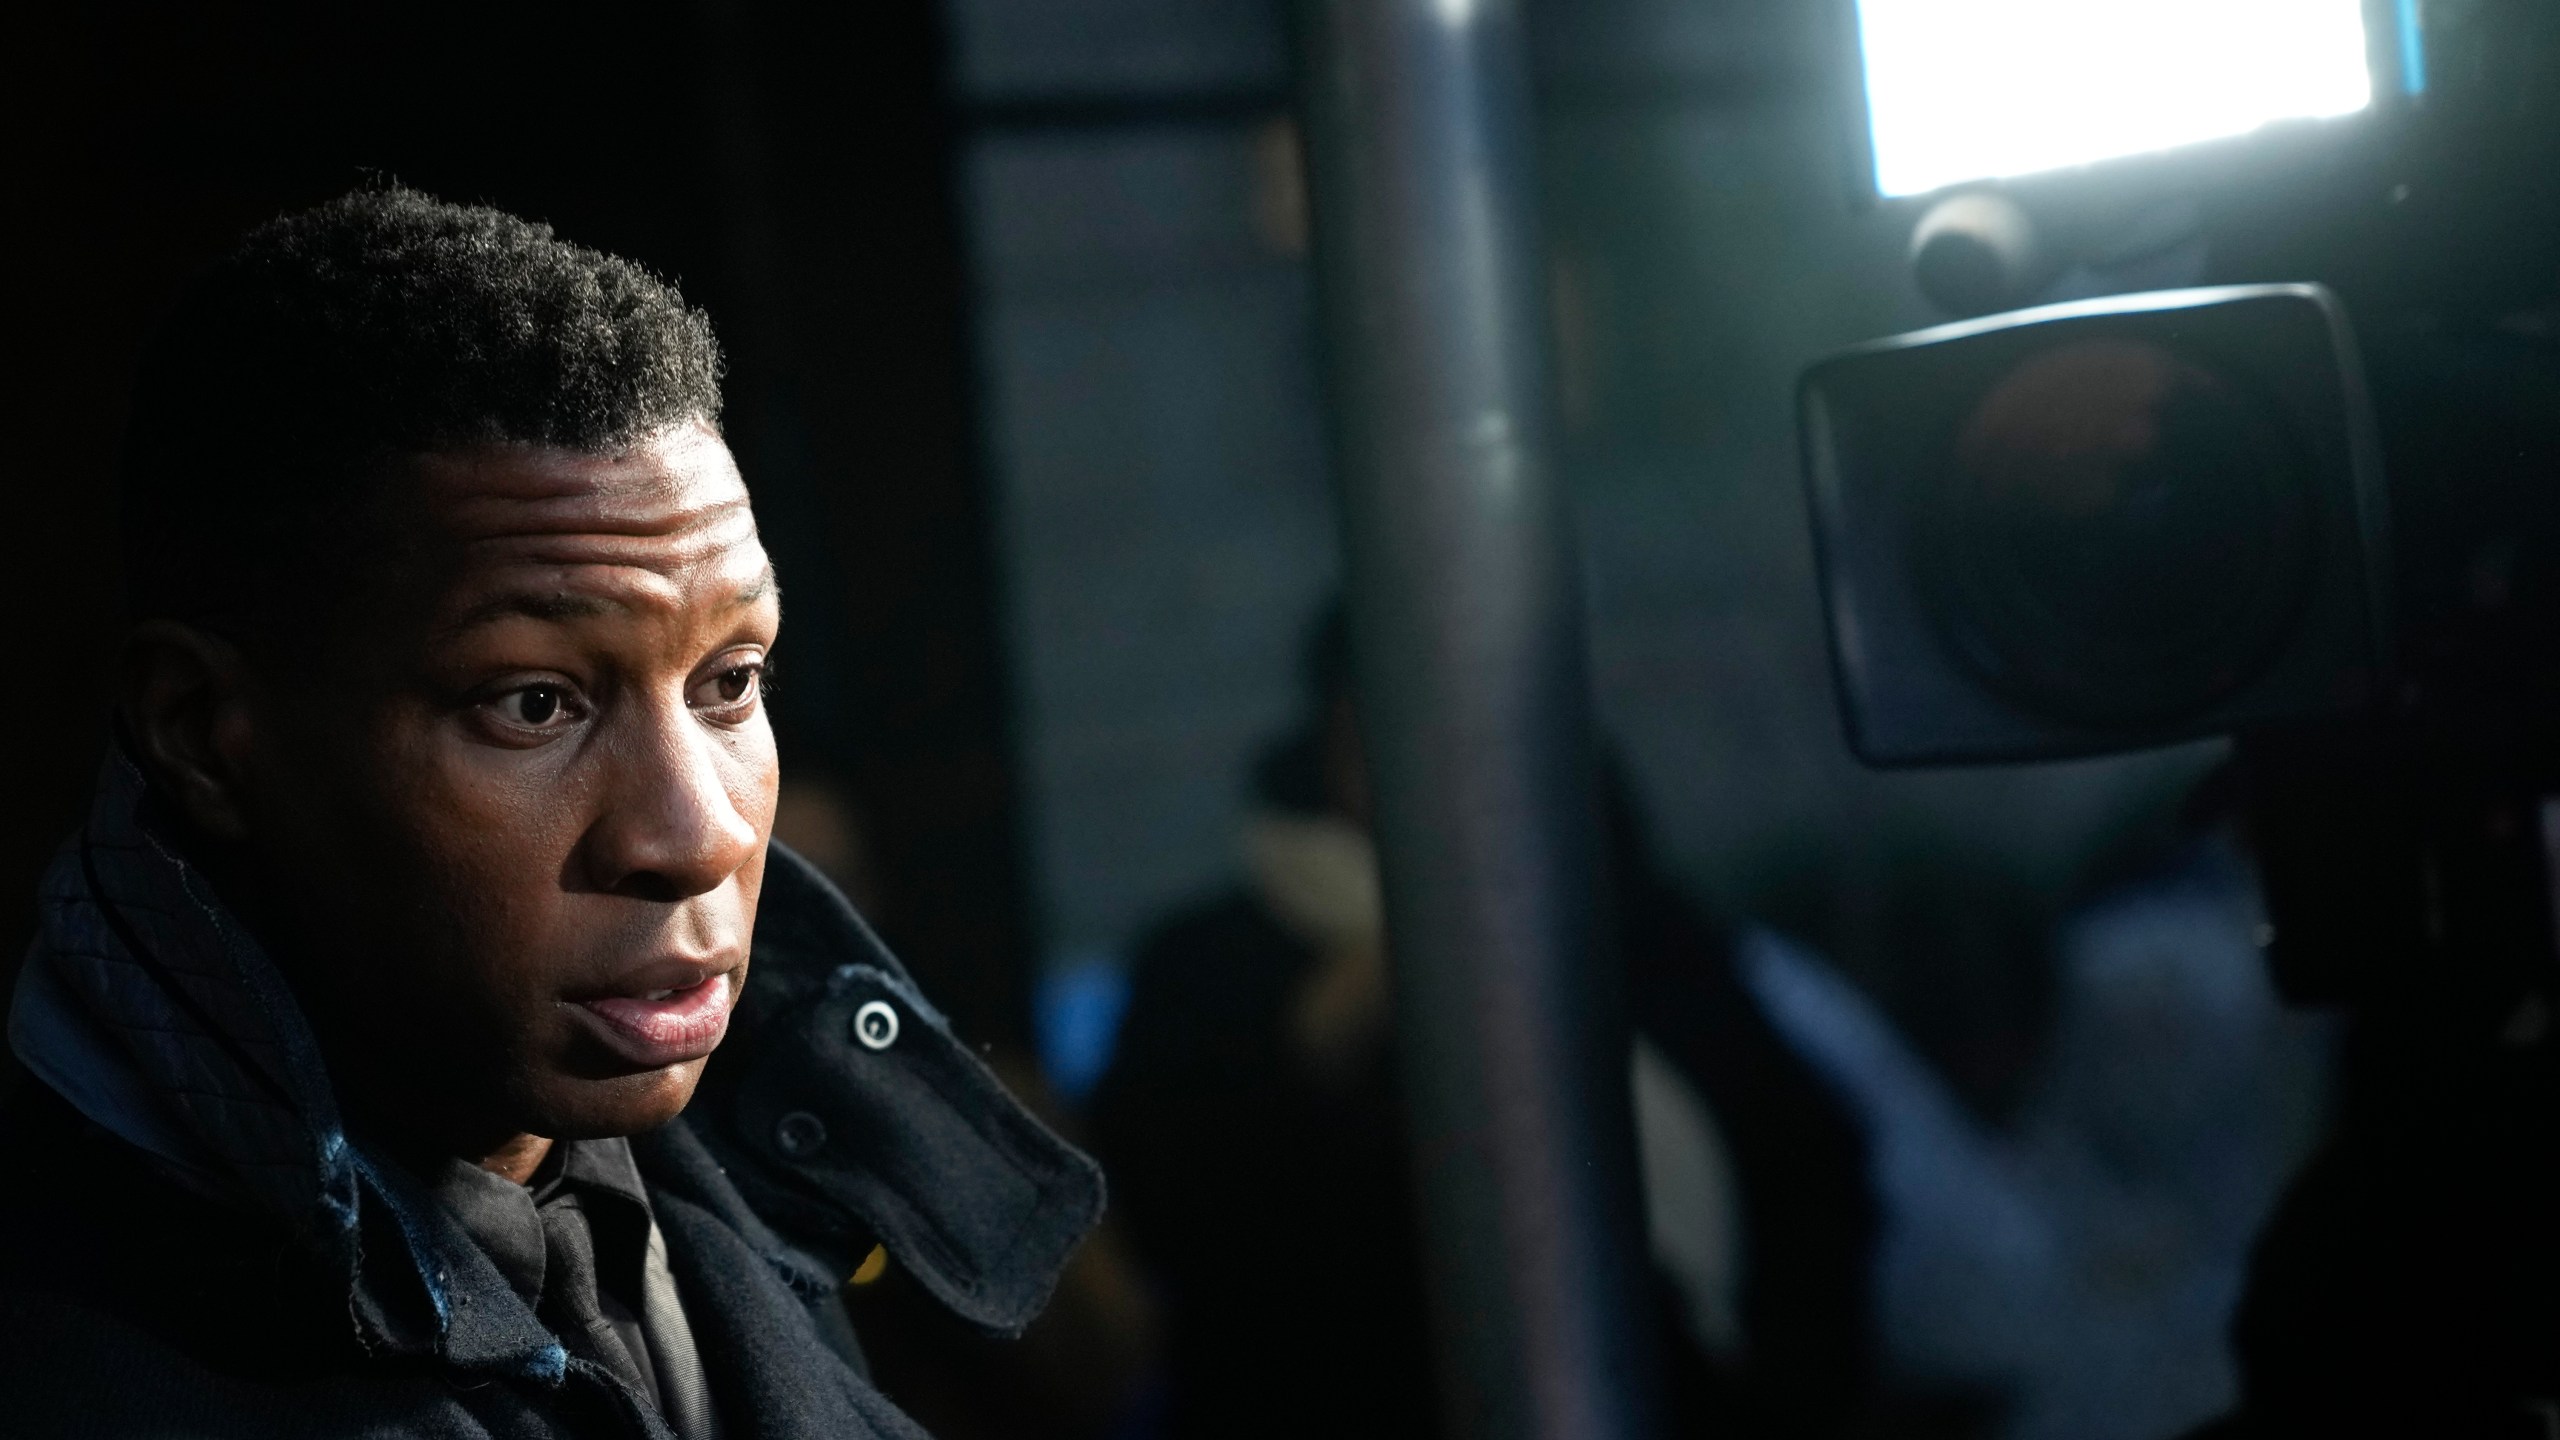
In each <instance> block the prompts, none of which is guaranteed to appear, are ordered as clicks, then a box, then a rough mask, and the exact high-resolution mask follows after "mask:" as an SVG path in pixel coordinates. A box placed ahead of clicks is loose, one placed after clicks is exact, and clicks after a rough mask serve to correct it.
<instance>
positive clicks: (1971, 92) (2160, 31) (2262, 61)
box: [1858, 0, 2373, 195]
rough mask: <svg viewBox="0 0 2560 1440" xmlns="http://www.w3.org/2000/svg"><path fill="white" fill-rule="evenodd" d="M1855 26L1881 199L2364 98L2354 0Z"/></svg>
mask: <svg viewBox="0 0 2560 1440" xmlns="http://www.w3.org/2000/svg"><path fill="white" fill-rule="evenodd" d="M1858 17H1859V30H1860V38H1861V42H1862V44H1863V47H1864V50H1865V55H1866V74H1867V109H1868V114H1869V117H1870V119H1871V120H1872V122H1873V124H1874V127H1875V158H1876V188H1877V189H1878V190H1880V191H1882V192H1883V193H1885V194H1887V195H1917V194H1921V193H1923V192H1926V191H1930V190H1936V189H1940V188H1942V187H1944V186H1948V185H1953V184H1957V183H1960V182H1963V181H1967V180H1984V179H1995V178H2001V177H2006V176H2013V175H2031V174H2035V173H2038V172H2040V171H2046V170H2060V169H2064V168H2067V167H2070V166H2074V165H2085V164H2088V163H2090V162H2092V161H2097V160H2110V159H2114V158H2116V157H2119V156H2124V155H2138V154H2142V153H2145V152H2148V151H2154V150H2166V149H2171V148H2173V147H2176V146H2180V145H2191V144H2195V143H2196V142H2198V141H2203V140H2218V139H2222V138H2224V137H2227V136H2232V135H2243V134H2247V133H2248V132H2250V131H2252V130H2255V129H2257V128H2259V127H2260V126H2262V125H2266V124H2268V123H2270V122H2272V121H2277V120H2292V119H2317V118H2323V117H2328V116H2336V115H2346V114H2351V113H2353V112H2355V111H2358V110H2361V109H2363V108H2364V107H2365V106H2367V105H2369V104H2371V103H2372V101H2373V77H2372V74H2371V72H2370V71H2369V70H2368V68H2367V60H2366V51H2365V28H2364V13H2363V3H2362V0H1859V4H1858Z"/></svg>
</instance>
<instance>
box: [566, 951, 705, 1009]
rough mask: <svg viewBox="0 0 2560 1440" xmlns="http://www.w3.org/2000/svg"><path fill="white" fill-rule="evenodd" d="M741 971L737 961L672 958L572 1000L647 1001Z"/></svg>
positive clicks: (636, 970) (590, 990) (584, 992)
mask: <svg viewBox="0 0 2560 1440" xmlns="http://www.w3.org/2000/svg"><path fill="white" fill-rule="evenodd" d="M737 968H738V966H737V962H736V961H734V960H730V959H726V958H712V959H704V960H690V959H686V958H684V957H683V956H669V957H667V958H665V959H661V960H652V961H650V962H649V963H648V964H646V965H642V966H640V967H638V968H637V969H633V970H629V971H626V972H624V973H623V974H621V975H618V976H616V977H615V978H614V980H613V981H612V983H611V984H608V985H598V986H593V987H590V988H587V989H583V990H579V991H576V992H573V993H572V994H571V995H570V997H569V998H570V999H572V1000H575V1001H579V1002H581V1003H583V1002H585V1001H589V1000H615V999H625V1000H638V999H645V998H646V997H648V996H651V995H656V994H658V993H659V992H660V991H665V990H690V989H692V988H693V987H694V986H696V985H699V984H701V983H702V982H704V981H705V980H708V979H710V978H712V977H713V976H715V975H726V974H728V973H729V972H731V971H733V970H735V969H737Z"/></svg>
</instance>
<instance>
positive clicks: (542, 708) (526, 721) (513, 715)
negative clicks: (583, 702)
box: [489, 684, 579, 731]
mask: <svg viewBox="0 0 2560 1440" xmlns="http://www.w3.org/2000/svg"><path fill="white" fill-rule="evenodd" d="M489 708H490V709H491V710H493V711H495V712H497V717H498V719H499V720H501V721H502V722H504V723H506V724H508V725H512V726H514V727H515V728H517V729H519V730H534V731H553V730H559V729H563V728H565V727H566V726H567V725H568V724H569V723H570V722H571V721H574V720H576V719H577V718H578V714H579V711H578V704H577V700H576V698H575V697H574V696H572V695H571V694H570V692H569V687H568V686H566V685H555V684H533V685H525V686H520V687H518V688H516V689H513V690H510V691H508V692H507V693H506V694H504V695H501V696H499V697H498V698H497V699H495V700H492V701H490V702H489Z"/></svg>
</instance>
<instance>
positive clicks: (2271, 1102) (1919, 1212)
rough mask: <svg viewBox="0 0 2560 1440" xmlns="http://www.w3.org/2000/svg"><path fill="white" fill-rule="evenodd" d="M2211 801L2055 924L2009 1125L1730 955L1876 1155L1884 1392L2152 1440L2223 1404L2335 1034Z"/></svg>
mask: <svg viewBox="0 0 2560 1440" xmlns="http://www.w3.org/2000/svg"><path fill="white" fill-rule="evenodd" d="M2227 778H2228V777H2227V775H2226V776H2224V777H2223V779H2225V780H2227ZM2226 788H2227V786H2225V785H2224V784H2222V783H2220V782H2218V781H2213V780H2208V781H2207V782H2206V783H2205V784H2204V785H2203V786H2202V787H2200V788H2199V790H2198V792H2197V797H2196V799H2195V801H2193V802H2192V803H2191V804H2190V806H2189V807H2188V810H2189V818H2188V819H2187V820H2186V821H2185V822H2184V823H2183V824H2182V825H2181V827H2180V828H2179V830H2178V832H2177V833H2176V834H2174V835H2171V836H2168V837H2164V838H2162V839H2158V840H2150V841H2146V842H2144V843H2143V844H2141V845H2140V846H2138V847H2136V848H2135V849H2133V850H2132V851H2130V852H2128V853H2126V854H2124V855H2121V856H2119V857H2117V858H2116V860H2115V861H2114V862H2113V863H2112V864H2110V865H2109V866H2107V867H2106V868H2107V870H2108V871H2111V872H2112V873H2111V874H2109V875H2106V876H2103V877H2102V878H2097V879H2093V880H2092V881H2091V882H2090V883H2088V884H2087V885H2085V886H2084V887H2083V889H2084V899H2083V900H2082V902H2081V903H2080V904H2078V905H2075V906H2073V907H2071V908H2070V909H2069V912H2068V913H2067V914H2066V915H2064V916H2063V918H2062V920H2061V922H2060V924H2059V925H2058V927H2057V928H2056V931H2055V945H2054V948H2055V952H2056V953H2055V959H2054V962H2053V963H2054V965H2055V981H2054V988H2055V991H2056V997H2055V1002H2054V1007H2053V1010H2054V1014H2053V1019H2052V1022H2051V1024H2050V1026H2049V1027H2048V1029H2047V1038H2046V1040H2045V1042H2044V1044H2043V1047H2042V1052H2043V1053H2042V1056H2041V1058H2040V1059H2039V1060H2038V1061H2037V1062H2036V1063H2034V1064H2033V1065H2031V1066H2029V1067H2027V1068H2026V1070H2025V1072H2024V1075H2023V1077H2022V1078H2023V1084H2022V1086H2021V1087H2020V1088H2021V1091H2022V1094H2021V1098H2020V1100H2019V1102H2018V1104H2017V1105H2016V1107H2015V1109H2014V1111H2012V1112H2011V1113H2010V1114H2009V1115H2007V1116H2006V1117H2005V1119H2003V1120H1999V1121H1995V1120H1993V1119H1991V1118H1989V1117H1987V1116H1986V1115H1985V1114H1984V1113H1983V1112H1982V1111H1981V1110H1980V1109H1979V1108H1978V1107H1977V1106H1976V1105H1974V1104H1971V1103H1968V1101H1967V1099H1966V1098H1965V1096H1964V1091H1963V1088H1962V1087H1961V1086H1959V1085H1958V1084H1956V1083H1954V1082H1953V1079H1952V1077H1951V1076H1950V1075H1949V1074H1948V1073H1947V1072H1946V1071H1945V1070H1944V1069H1943V1068H1942V1067H1940V1066H1939V1065H1937V1064H1935V1063H1933V1062H1932V1061H1931V1060H1930V1059H1928V1058H1926V1057H1924V1055H1923V1054H1922V1053H1921V1052H1920V1051H1919V1050H1918V1049H1917V1048H1915V1047H1914V1046H1913V1045H1912V1044H1911V1043H1910V1042H1909V1041H1908V1040H1907V1039H1906V1038H1905V1037H1904V1036H1903V1035H1902V1034H1901V1033H1899V1032H1898V1031H1897V1030H1896V1029H1895V1028H1894V1027H1893V1026H1891V1025H1890V1024H1888V1023H1887V1022H1886V1021H1885V1020H1884V1018H1883V1016H1882V1014H1881V1012H1880V1011H1878V1010H1877V1009H1876V1008H1875V1007H1874V1006H1872V1005H1871V1004H1869V1003H1868V1002H1867V1001H1866V1000H1865V998H1864V997H1863V996H1862V995H1860V994H1859V993H1858V991H1857V990H1856V989H1855V987H1854V986H1852V985H1851V984H1850V983H1849V982H1848V981H1847V980H1846V979H1844V978H1842V977H1841V976H1839V975H1838V974H1837V973H1836V972H1834V971H1832V970H1831V969H1829V968H1828V967H1827V966H1826V965H1825V964H1824V963H1823V962H1822V961H1821V960H1820V959H1818V958H1817V957H1816V956H1814V955H1813V954H1812V953H1811V952H1809V951H1807V950H1805V949H1804V948H1802V947H1801V946H1799V945H1796V944H1794V943H1792V942H1790V941H1787V940H1784V939H1781V938H1779V937H1778V936H1776V935H1774V934H1768V933H1765V932H1764V933H1759V934H1755V935H1753V936H1751V937H1750V938H1749V939H1747V940H1746V942H1745V945H1744V965H1745V969H1746V973H1747V975H1748V976H1749V978H1750V982H1751V983H1752V985H1753V987H1754V989H1755V990H1756V991H1757V993H1759V994H1760V995H1761V996H1762V997H1763V998H1764V1000H1765V1001H1766V1002H1767V1004H1768V1005H1769V1007H1770V1013H1771V1014H1772V1016H1773V1017H1774V1018H1775V1020H1776V1021H1777V1023H1778V1024H1779V1026H1780V1027H1781V1028H1782V1029H1784V1030H1785V1031H1786V1032H1787V1033H1788V1034H1789V1035H1790V1036H1791V1037H1792V1038H1793V1039H1794V1041H1795V1043H1796V1044H1797V1045H1798V1047H1799V1048H1800V1050H1801V1052H1802V1053H1803V1054H1805V1055H1806V1056H1808V1057H1809V1058H1810V1059H1811V1060H1812V1062H1813V1063H1814V1064H1815V1065H1816V1066H1817V1067H1818V1068H1819V1069H1820V1070H1821V1072H1822V1073H1823V1074H1824V1075H1826V1076H1827V1077H1829V1078H1830V1079H1831V1080H1832V1082H1833V1083H1834V1084H1835V1085H1836V1086H1837V1087H1838V1089H1839V1091H1840V1093H1842V1094H1844V1095H1846V1096H1848V1097H1850V1101H1851V1103H1852V1105H1853V1106H1854V1107H1855V1109H1856V1111H1857V1113H1858V1114H1859V1116H1860V1119H1861V1124H1862V1126H1863V1128H1864V1129H1865V1130H1866V1132H1867V1133H1868V1134H1869V1135H1870V1136H1871V1137H1872V1141H1873V1147H1874V1149H1873V1153H1874V1157H1875V1163H1874V1175H1875V1183H1876V1188H1877V1195H1878V1199H1879V1203H1880V1206H1881V1210H1882V1232H1881V1238H1880V1243H1879V1246H1878V1256H1877V1269H1876V1282H1875V1295H1876V1306H1877V1324H1878V1329H1879V1332H1880V1346H1881V1351H1882V1362H1883V1368H1884V1372H1885V1378H1886V1381H1887V1383H1888V1384H1889V1385H1891V1386H1893V1387H1895V1388H1897V1389H1900V1390H1905V1391H1909V1392H1913V1393H1918V1394H1937V1395H1942V1396H1948V1397H1958V1398H1964V1399H1967V1400H1968V1402H1969V1403H1968V1406H1967V1408H1970V1409H1972V1410H1974V1411H1975V1412H1976V1415H1977V1417H1978V1418H1977V1419H1976V1420H1975V1421H1974V1422H1973V1423H1972V1428H1973V1429H1974V1430H1975V1432H1976V1433H1981V1434H1986V1435H1996V1436H2000V1437H2003V1440H2066V1437H2067V1440H2163V1437H2167V1436H2171V1435H2176V1434H2181V1433H2184V1432H2185V1431H2187V1430H2188V1429H2190V1428H2192V1427H2194V1426H2196V1425H2198V1424H2201V1423H2203V1422H2205V1421H2207V1420H2209V1419H2211V1418H2212V1417H2214V1416H2215V1415H2217V1414H2219V1413H2221V1412H2222V1411H2223V1410H2224V1409H2226V1408H2227V1407H2228V1406H2230V1405H2231V1404H2232V1403H2233V1402H2234V1400H2235V1399H2236V1398H2237V1396H2238V1371H2237V1366H2236V1363H2235V1359H2234V1356H2233V1354H2232V1349H2231V1343H2230V1331H2231V1324H2232V1319H2233V1315H2234V1312H2235V1310H2236V1308H2237V1306H2238V1303H2239V1300H2240V1295H2241V1291H2242V1287H2243V1282H2244V1280H2245V1278H2246V1275H2247V1270H2248V1266H2249V1260H2250V1255H2251V1251H2252V1248H2253V1246H2254V1244H2255V1242H2256V1237H2257V1235H2258V1233H2259V1230H2260V1227H2261V1226H2262V1225H2263V1224H2264V1223H2265V1221H2266V1220H2267V1218H2268V1216H2269V1215H2270V1213H2271V1212H2272V1211H2273V1210H2274V1208H2275V1205H2276V1202H2277V1199H2278V1197H2279V1195H2280V1194H2281V1192H2282V1190H2283V1188H2284V1186H2285V1184H2286V1182H2287V1180H2288V1178H2289V1177H2290V1176H2291V1175H2292V1173H2293V1172H2294V1170H2295V1169H2296V1168H2297V1167H2298V1166H2299V1165H2300V1164H2301V1163H2302V1162H2303V1161H2304V1160H2305V1159H2306V1158H2307V1157H2308V1155H2309V1154H2310V1152H2311V1149H2312V1147H2313V1145H2314V1143H2315V1142H2316V1141H2317V1139H2318V1137H2319V1133H2320V1130H2321V1128H2322V1125H2323V1123H2324V1118H2325V1116H2324V1111H2325V1107H2326V1100H2327V1091H2328V1086H2329V1073H2330V1067H2331V1063H2332V1052H2333V1049H2334V1044H2335V1035H2334V1033H2333V1026H2332V1025H2331V1024H2330V1023H2329V1022H2327V1021H2324V1020H2323V1019H2320V1018H2318V1017H2314V1016H2308V1015H2303V1014H2298V1013H2293V1012H2289V1011H2287V1010H2286V1009H2285V1008H2284V1007H2283V1005H2282V1004H2281V1002H2280V1001H2279V999H2278V997H2277V995H2276V992H2275V988H2274V985H2273V983H2272V981H2271V979H2270V977H2269V976H2268V974H2267V969H2266V963H2265V959H2264V956H2263V955H2262V953H2261V951H2260V949H2259V935H2260V932H2261V929H2262V927H2263V925H2264V923H2265V915H2264V911H2263V908H2262V906H2261V903H2260V900H2259V897H2258V892H2257V887H2256V882H2255V877H2254V875H2253V873H2252V870H2251V867H2250V865H2249V862H2248V859H2247V856H2246V853H2245V850H2244V848H2243V846H2242V844H2241V842H2240V840H2239V838H2238V837H2237V836H2236V835H2235V834H2234V833H2233V832H2232V830H2231V828H2230V827H2229V826H2228V825H2227V824H2224V823H2221V821H2220V820H2219V819H2218V818H2217V807H2218V805H2219V801H2220V797H2221V796H2222V792H2223V791H2224V790H2225V789H2226Z"/></svg>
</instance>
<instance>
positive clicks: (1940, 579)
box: [1800, 285, 2386, 765]
mask: <svg viewBox="0 0 2560 1440" xmlns="http://www.w3.org/2000/svg"><path fill="white" fill-rule="evenodd" d="M1800 400H1801V417H1800V418H1801V422H1802V426H1803V441H1804V461H1805V472H1806V481H1807V484H1808V487H1809V491H1810V498H1811V502H1812V507H1813V522H1814V535H1815V542H1816V549H1817V554H1818V556H1819V559H1820V562H1821V568H1822V586H1823V595H1824V601H1825V605H1826V608H1827V610H1828V612H1829V620H1830V629H1831V643H1832V658H1833V663H1834V668H1835V671H1836V673H1837V676H1838V680H1839V688H1840V695H1841V700H1842V708H1843V713H1844V715H1845V717H1846V720H1847V723H1848V729H1849V738H1850V744H1851V746H1852V748H1853V749H1855V750H1856V752H1857V753H1858V756H1859V758H1861V759H1863V760H1865V761H1867V762H1868V763H1870V764H1878V765H1912V764H1929V763H1943V762H1949V761H1965V760H2015V759H2031V758H2042V757H2052V756H2063V755H2074V754H2092V753H2098V752H2103V751H2110V750H2122V749H2128V748H2134V747H2137V746H2142V745H2150V744H2166V743H2170V742H2173V741H2177V740H2183V739H2188V738H2193V737H2196V736H2201V735H2207V734H2214V733H2221V732H2226V731H2230V730H2235V729H2243V728H2247V727H2250V726H2253V725H2259V724H2265V723H2271V722H2276V721H2281V720H2286V719H2295V718H2307V717H2310V716H2314V715H2321V714H2328V713H2334V712H2337V711H2339V710H2342V709H2345V708H2349V707H2353V706H2355V705H2357V704H2359V703H2361V702H2363V701H2364V700H2365V699H2367V698H2368V697H2369V696H2370V695H2371V694H2372V692H2373V690H2374V688H2375V686H2376V685H2377V684H2378V682H2379V679H2380V674H2381V670H2382V667H2383V664H2384V658H2385V644H2384V639H2383V629H2382V625H2383V619H2382V617H2383V596H2382V594H2381V591H2380V583H2381V582H2380V577H2381V576H2382V575H2383V574H2384V573H2385V570H2384V565H2385V561H2384V559H2383V557H2384V556H2385V554H2386V549H2385V546H2386V536H2385V533H2384V520H2385V517H2384V513H2383V507H2384V498H2383V481H2382V475H2381V469H2380V462H2379V460H2378V458H2377V453H2376V444H2375V440H2374V437H2373V422H2372V417H2371V414H2370V410H2369V407H2368V404H2367V401H2366V399H2365V396H2364V391H2363V383H2362V379H2361V375H2360V372H2359V367H2358V362H2357V360H2356V357H2355V348H2354V343H2353V340H2352V337H2351V336H2350V334H2349V332H2348V328H2347V324H2346V319H2345V315H2344V313H2343V312H2342V311H2341V310H2340V308H2339V306H2338V304H2337V302H2336V300H2335V299H2334V298H2333V297H2332V296H2331V295H2329V293H2328V292H2326V291H2325V290H2322V289H2320V288H2319V287H2317V286H2310V285H2264V286H2246V287H2233V288H2225V289H2217V290H2189V291H2172V292H2161V293H2153V294H2145V295H2133V296H2124V297H2118V298H2114V299H2107V300H2097V301H2086V302H2080V303H2077V304H2071V305H2060V306H2051V307H2046V308H2043V309H2038V310H2027V311H2019V312H2016V313H2013V314H2009V315H2004V316H1998V317H1994V318H1992V319H1989V320H1981V321H1973V322H1968V323H1965V324H1960V325H1950V326H1946V327H1942V328H1939V329H1935V330H1927V331H1922V332H1920V333H1918V334H1913V335H1906V336H1901V337H1898V338H1895V339H1890V340H1883V341H1878V342H1875V343H1873V344H1869V345H1865V346H1861V347H1859V348H1857V349H1854V350H1851V351H1848V352H1846V353H1844V354H1841V355H1837V356H1834V357H1832V358H1831V359H1829V360H1826V361H1823V362H1822V363H1820V364H1818V365H1816V366H1815V367H1814V368H1813V369H1811V370H1810V371H1808V372H1807V373H1806V375H1805V378H1804V382H1803V386H1802V391H1801V396H1800Z"/></svg>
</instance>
